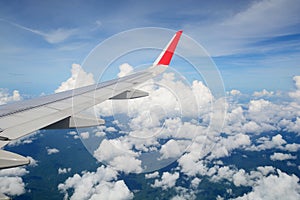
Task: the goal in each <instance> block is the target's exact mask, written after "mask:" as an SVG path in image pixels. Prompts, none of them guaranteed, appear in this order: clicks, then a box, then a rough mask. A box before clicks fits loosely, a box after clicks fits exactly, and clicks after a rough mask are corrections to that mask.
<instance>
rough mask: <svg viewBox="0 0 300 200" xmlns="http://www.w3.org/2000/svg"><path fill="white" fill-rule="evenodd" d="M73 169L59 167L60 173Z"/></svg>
mask: <svg viewBox="0 0 300 200" xmlns="http://www.w3.org/2000/svg"><path fill="white" fill-rule="evenodd" d="M70 171H71V168H70V167H69V168H58V174H66V173H68V172H70Z"/></svg>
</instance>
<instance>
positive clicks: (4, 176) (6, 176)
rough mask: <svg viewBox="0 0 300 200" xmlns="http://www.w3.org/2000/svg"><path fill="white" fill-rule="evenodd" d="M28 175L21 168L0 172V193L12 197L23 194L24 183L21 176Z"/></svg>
mask: <svg viewBox="0 0 300 200" xmlns="http://www.w3.org/2000/svg"><path fill="white" fill-rule="evenodd" d="M28 173H29V171H27V170H26V169H25V168H23V167H15V168H10V169H2V170H0V193H2V194H6V195H12V196H15V195H17V196H19V195H21V194H24V193H25V192H26V190H25V183H24V182H23V179H22V177H21V176H24V175H26V174H28Z"/></svg>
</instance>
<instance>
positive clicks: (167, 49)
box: [154, 30, 183, 66]
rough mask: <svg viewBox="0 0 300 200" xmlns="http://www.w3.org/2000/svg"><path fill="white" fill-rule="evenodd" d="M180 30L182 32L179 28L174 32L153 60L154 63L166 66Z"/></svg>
mask: <svg viewBox="0 0 300 200" xmlns="http://www.w3.org/2000/svg"><path fill="white" fill-rule="evenodd" d="M182 32H183V30H179V31H177V32H176V33H175V35H174V36H173V38H172V39H171V41H170V42H169V43H168V45H167V46H166V47H165V49H164V50H163V51H162V53H161V54H160V56H159V57H158V58H157V59H156V61H155V62H154V65H165V66H168V65H169V64H170V62H171V60H172V57H173V54H174V52H175V49H176V47H177V44H178V42H179V39H180V37H181V34H182Z"/></svg>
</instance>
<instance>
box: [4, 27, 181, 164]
mask: <svg viewBox="0 0 300 200" xmlns="http://www.w3.org/2000/svg"><path fill="white" fill-rule="evenodd" d="M181 34H182V31H178V32H177V33H176V34H175V35H174V36H173V38H172V39H171V41H170V42H169V43H168V45H167V46H166V47H165V49H164V50H163V51H162V53H161V54H160V55H159V57H158V58H157V59H156V60H155V62H154V63H153V65H152V66H151V67H149V68H148V69H146V70H143V71H139V72H136V73H134V74H131V75H128V76H125V77H122V78H119V79H114V80H111V81H106V82H102V83H99V84H95V85H90V86H86V87H82V88H77V89H74V90H69V91H65V92H61V93H56V94H52V95H47V96H42V97H39V98H35V99H30V100H26V101H20V102H16V103H12V104H7V105H2V106H0V148H2V147H3V146H5V145H6V144H8V143H9V142H10V141H12V140H16V139H18V138H21V137H23V136H25V135H28V134H30V133H32V132H34V131H36V130H39V129H60V128H75V127H89V126H97V125H100V124H103V123H104V122H103V120H101V119H93V118H89V117H87V116H80V114H78V113H80V112H82V111H84V110H86V109H88V108H90V107H92V106H94V105H96V104H99V103H101V102H103V101H105V100H108V99H133V98H139V97H144V96H147V95H148V94H147V93H146V92H143V91H139V90H135V89H134V88H135V87H136V86H137V85H139V84H141V83H143V82H145V81H147V80H149V79H151V78H152V77H154V76H157V75H158V74H160V73H163V72H164V71H165V69H166V67H167V66H168V65H169V64H170V62H171V59H172V56H173V54H174V51H175V48H176V46H177V44H178V42H179V39H180V36H181ZM75 114H76V115H75ZM25 164H29V160H28V159H27V158H25V157H23V156H21V155H18V154H15V153H12V152H8V151H5V150H2V149H0V169H3V168H10V167H16V166H21V165H25Z"/></svg>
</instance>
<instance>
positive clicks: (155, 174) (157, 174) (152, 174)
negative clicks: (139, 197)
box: [145, 171, 159, 179]
mask: <svg viewBox="0 0 300 200" xmlns="http://www.w3.org/2000/svg"><path fill="white" fill-rule="evenodd" d="M158 176H159V173H158V172H157V171H156V172H153V173H151V174H145V178H146V179H150V178H157V177H158Z"/></svg>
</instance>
